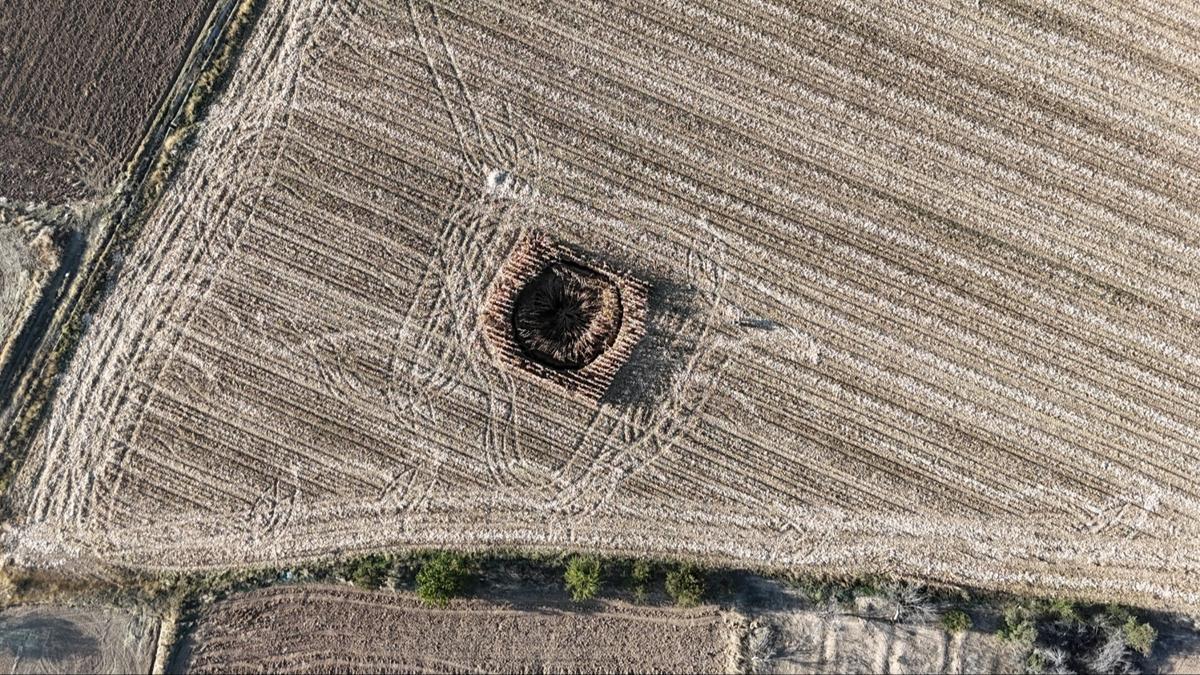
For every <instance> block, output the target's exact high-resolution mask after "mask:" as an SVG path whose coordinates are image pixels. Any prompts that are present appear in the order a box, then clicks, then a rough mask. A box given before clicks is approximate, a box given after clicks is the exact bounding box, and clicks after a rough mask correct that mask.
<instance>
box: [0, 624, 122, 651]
mask: <svg viewBox="0 0 1200 675" xmlns="http://www.w3.org/2000/svg"><path fill="white" fill-rule="evenodd" d="M99 650H100V643H99V642H98V641H97V640H96V638H95V637H94V636H91V635H87V634H86V633H84V632H83V631H82V630H80V629H79V626H77V625H75V623H74V622H73V621H70V620H68V619H63V618H60V617H56V616H45V615H37V614H34V615H31V616H20V617H14V618H11V619H6V618H3V617H0V661H2V660H6V659H10V658H11V659H14V660H20V661H26V660H34V661H40V660H45V661H52V662H63V661H67V660H70V659H76V658H81V657H88V656H93V655H97V654H98V653H99Z"/></svg>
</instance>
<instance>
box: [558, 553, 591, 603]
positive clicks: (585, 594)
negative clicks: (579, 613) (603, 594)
mask: <svg viewBox="0 0 1200 675" xmlns="http://www.w3.org/2000/svg"><path fill="white" fill-rule="evenodd" d="M563 580H564V581H565V582H566V585H567V590H568V591H570V592H571V599H572V600H574V601H575V602H583V601H585V600H591V599H592V598H594V597H596V593H597V592H598V591H599V590H600V561H599V560H597V559H596V558H594V557H592V556H575V557H573V558H571V561H570V562H569V563H567V572H566V574H564V575H563Z"/></svg>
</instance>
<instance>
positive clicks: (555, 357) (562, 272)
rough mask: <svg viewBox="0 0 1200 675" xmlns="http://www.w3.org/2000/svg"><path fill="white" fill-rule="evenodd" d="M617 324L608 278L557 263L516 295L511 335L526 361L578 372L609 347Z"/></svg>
mask: <svg viewBox="0 0 1200 675" xmlns="http://www.w3.org/2000/svg"><path fill="white" fill-rule="evenodd" d="M621 318H622V311H621V291H620V289H619V288H618V287H617V285H616V284H615V283H613V281H612V280H611V279H609V278H608V276H606V275H604V274H602V273H600V272H597V271H595V270H591V269H588V268H586V267H583V266H581V265H576V264H574V263H569V262H565V261H562V260H556V261H554V262H551V263H549V264H547V265H546V266H545V267H544V268H543V269H542V271H541V272H539V273H538V274H537V275H536V276H534V277H533V278H532V279H530V280H529V281H528V282H526V284H525V286H524V287H522V288H521V290H520V292H519V293H518V294H517V297H516V301H515V302H514V303H513V310H512V324H513V335H514V337H515V338H516V343H517V346H518V347H519V348H520V349H521V352H522V353H523V354H524V355H525V356H526V357H527V358H529V359H532V360H534V361H536V362H538V363H540V364H542V365H544V366H547V367H549V368H555V369H558V370H578V369H579V368H582V367H584V366H586V365H587V364H589V363H591V362H592V361H594V360H596V358H597V357H598V356H600V355H601V354H603V353H604V351H605V350H606V349H608V348H609V347H611V346H612V344H613V341H615V340H616V339H617V334H618V333H619V332H620V330H621Z"/></svg>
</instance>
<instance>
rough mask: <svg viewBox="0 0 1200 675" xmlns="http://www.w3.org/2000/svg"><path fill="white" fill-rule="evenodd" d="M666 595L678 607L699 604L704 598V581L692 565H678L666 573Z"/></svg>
mask: <svg viewBox="0 0 1200 675" xmlns="http://www.w3.org/2000/svg"><path fill="white" fill-rule="evenodd" d="M667 595H670V596H671V598H672V599H674V600H675V604H677V605H679V606H680V607H692V606H695V605H698V604H700V600H701V599H702V598H703V597H704V579H703V578H702V576H701V574H700V571H699V570H697V569H696V568H695V567H693V566H692V565H680V566H679V567H677V568H675V569H673V570H671V571H670V572H667Z"/></svg>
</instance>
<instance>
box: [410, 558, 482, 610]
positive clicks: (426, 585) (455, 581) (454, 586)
mask: <svg viewBox="0 0 1200 675" xmlns="http://www.w3.org/2000/svg"><path fill="white" fill-rule="evenodd" d="M470 579H471V569H470V565H469V564H468V562H467V559H466V558H465V557H463V556H461V555H457V554H454V553H438V554H436V555H434V556H433V557H432V558H430V560H429V562H427V563H425V564H424V565H423V566H422V567H421V571H420V572H417V596H418V597H420V598H421V600H422V601H423V602H425V603H426V604H429V605H433V606H435V607H445V606H446V605H447V604H448V603H449V602H450V599H451V598H454V597H457V596H459V595H461V594H462V593H463V591H464V590H466V587H467V583H468V582H469V581H470Z"/></svg>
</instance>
